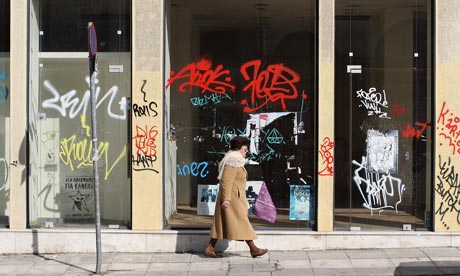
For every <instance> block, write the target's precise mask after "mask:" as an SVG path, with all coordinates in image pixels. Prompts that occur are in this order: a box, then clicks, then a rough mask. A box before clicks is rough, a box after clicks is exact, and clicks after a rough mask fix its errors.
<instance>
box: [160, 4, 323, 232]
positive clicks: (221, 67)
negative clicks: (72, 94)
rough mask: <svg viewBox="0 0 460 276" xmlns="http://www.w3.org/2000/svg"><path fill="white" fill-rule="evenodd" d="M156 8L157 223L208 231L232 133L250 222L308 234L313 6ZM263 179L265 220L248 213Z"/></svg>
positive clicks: (311, 186)
mask: <svg viewBox="0 0 460 276" xmlns="http://www.w3.org/2000/svg"><path fill="white" fill-rule="evenodd" d="M166 3H167V14H168V17H167V19H166V22H167V30H166V45H167V47H166V69H165V71H166V72H167V73H166V79H165V83H166V87H165V91H166V99H167V100H166V106H167V122H166V124H167V127H168V128H169V133H168V134H169V135H168V138H169V140H170V141H169V142H168V143H167V147H168V149H167V150H168V154H169V155H170V156H169V157H168V158H167V161H166V165H165V167H166V170H167V172H168V173H169V171H171V173H170V174H168V173H167V174H166V175H167V178H168V179H166V187H165V192H166V200H167V202H166V220H167V221H166V224H167V225H168V226H169V227H172V228H174V227H198V228H201V227H202V228H207V227H209V226H210V225H211V221H212V216H211V215H212V214H213V211H214V204H215V201H214V200H215V197H214V196H213V195H215V194H216V193H217V189H218V186H217V184H218V180H217V164H218V162H219V161H220V160H221V159H222V157H223V155H224V153H225V152H226V151H227V149H228V145H229V141H230V140H231V138H232V137H234V136H236V135H241V136H245V137H247V138H248V139H249V140H250V148H249V149H250V153H249V154H248V156H249V158H248V163H247V165H246V169H247V171H248V186H247V191H246V197H247V199H248V202H249V210H248V214H249V216H250V219H251V220H252V222H253V223H254V225H255V226H256V227H278V228H281V227H286V228H304V229H307V228H313V227H314V224H315V221H316V218H315V193H316V189H315V182H316V176H315V175H316V173H315V172H316V169H315V156H316V155H317V154H316V151H315V142H314V141H315V136H316V131H315V128H316V124H315V121H316V120H315V119H316V118H315V110H316V109H315V108H314V107H315V101H316V82H315V78H316V73H315V72H316V59H315V57H316V49H315V47H316V42H315V40H316V27H315V26H316V24H315V22H316V1H313V0H308V1H305V0H295V1H287V2H286V1H257V2H250V1H242V0H238V1H224V0H218V1H216V0H199V1H191V2H190V1H189V2H187V1H174V0H172V1H171V0H168V1H166ZM263 182H265V183H266V185H267V187H268V190H269V192H270V193H271V196H272V199H273V201H274V204H275V206H276V208H277V210H278V216H277V220H276V222H275V223H274V224H271V223H267V222H265V221H263V220H260V219H258V218H256V217H255V216H254V215H253V214H252V209H251V208H252V204H253V203H254V201H255V199H256V197H257V195H258V192H259V189H260V187H261V185H262V183H263ZM171 203H172V204H171Z"/></svg>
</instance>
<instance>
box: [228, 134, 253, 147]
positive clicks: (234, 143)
mask: <svg viewBox="0 0 460 276" xmlns="http://www.w3.org/2000/svg"><path fill="white" fill-rule="evenodd" d="M243 146H246V147H249V141H248V139H247V138H246V137H243V136H236V137H234V138H233V139H232V140H231V141H230V149H231V150H239V149H241V148H242V147H243Z"/></svg>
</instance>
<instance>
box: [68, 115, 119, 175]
mask: <svg viewBox="0 0 460 276" xmlns="http://www.w3.org/2000/svg"><path fill="white" fill-rule="evenodd" d="M81 127H82V129H84V130H85V135H84V138H83V139H77V134H74V135H72V136H70V137H68V138H62V139H61V142H60V152H59V158H60V159H61V161H62V162H63V163H64V164H65V165H67V166H69V168H70V170H71V171H74V170H75V169H80V168H81V167H92V166H93V156H92V153H93V142H92V140H91V135H90V126H88V125H87V124H86V117H85V116H84V115H81ZM126 151H127V147H126V145H125V146H123V148H122V149H121V151H120V153H119V154H118V156H117V158H116V159H115V160H114V161H113V162H111V161H110V160H109V152H110V142H104V141H101V142H100V143H99V144H98V153H99V155H98V158H99V160H100V159H102V160H103V161H104V164H105V174H104V179H105V180H107V178H108V177H109V175H110V173H111V172H112V170H113V169H114V168H115V166H116V165H117V164H118V163H119V162H120V161H121V160H122V158H123V157H124V156H125V155H126Z"/></svg>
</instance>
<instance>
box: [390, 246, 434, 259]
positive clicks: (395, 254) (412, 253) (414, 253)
mask: <svg viewBox="0 0 460 276" xmlns="http://www.w3.org/2000/svg"><path fill="white" fill-rule="evenodd" d="M383 252H385V254H386V255H387V257H388V258H393V259H396V258H426V257H427V255H426V254H425V253H424V252H423V251H422V250H420V249H418V248H392V249H383Z"/></svg>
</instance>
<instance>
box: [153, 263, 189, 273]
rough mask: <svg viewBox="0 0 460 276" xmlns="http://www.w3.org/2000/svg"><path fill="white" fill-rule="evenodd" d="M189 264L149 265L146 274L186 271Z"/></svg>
mask: <svg viewBox="0 0 460 276" xmlns="http://www.w3.org/2000/svg"><path fill="white" fill-rule="evenodd" d="M189 268H190V264H189V263H174V264H172V263H151V264H150V267H149V268H148V270H147V272H152V271H188V270H189Z"/></svg>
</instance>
